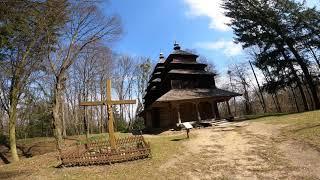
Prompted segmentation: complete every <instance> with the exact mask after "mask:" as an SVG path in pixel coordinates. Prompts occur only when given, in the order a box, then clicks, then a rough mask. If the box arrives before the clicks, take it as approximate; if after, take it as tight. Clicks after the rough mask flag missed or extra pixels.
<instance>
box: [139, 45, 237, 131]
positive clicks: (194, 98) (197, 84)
mask: <svg viewBox="0 0 320 180" xmlns="http://www.w3.org/2000/svg"><path fill="white" fill-rule="evenodd" d="M197 58H198V56H197V55H195V54H192V53H189V52H186V51H183V50H181V48H180V46H179V44H177V43H175V44H174V50H173V52H172V53H171V54H170V55H169V56H168V57H167V58H164V56H163V54H160V59H159V62H158V63H157V64H156V66H155V68H154V70H153V73H152V75H151V78H150V80H149V83H148V87H147V89H146V95H145V97H144V111H143V112H142V113H141V114H140V115H141V116H143V118H144V122H145V126H146V128H147V129H159V128H161V129H169V128H175V127H177V125H179V124H180V123H183V122H196V121H203V120H214V119H220V114H219V109H218V103H222V102H225V103H224V104H225V105H227V109H228V112H229V115H231V112H230V107H229V103H228V101H229V100H230V99H231V98H232V97H235V96H240V94H238V93H234V92H230V91H226V90H222V89H218V88H217V87H216V85H215V79H214V78H215V75H216V74H214V73H211V72H208V71H206V66H207V65H206V64H202V63H198V62H197Z"/></svg>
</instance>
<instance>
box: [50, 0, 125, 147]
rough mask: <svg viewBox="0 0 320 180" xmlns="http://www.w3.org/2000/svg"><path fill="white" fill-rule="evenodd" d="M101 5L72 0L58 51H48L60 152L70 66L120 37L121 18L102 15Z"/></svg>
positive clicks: (53, 108) (54, 123)
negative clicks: (95, 46) (90, 48)
mask: <svg viewBox="0 0 320 180" xmlns="http://www.w3.org/2000/svg"><path fill="white" fill-rule="evenodd" d="M98 5H99V4H97V2H92V1H91V2H88V1H84V0H83V1H70V6H69V7H68V12H69V20H68V22H67V23H66V25H65V27H64V30H63V31H62V32H61V34H62V36H61V37H60V39H59V44H58V46H57V47H56V51H54V52H48V61H49V64H50V68H51V69H50V70H51V72H52V74H53V75H54V87H53V102H52V111H53V127H54V136H55V139H56V145H57V149H58V150H59V151H61V149H62V143H63V139H62V135H61V134H62V129H61V128H62V125H61V122H62V120H61V117H60V113H59V111H60V109H61V107H60V106H61V102H62V95H63V92H64V90H65V82H66V80H67V72H68V70H69V69H70V66H71V65H72V64H73V63H74V62H75V61H76V60H77V59H78V57H79V54H80V53H82V52H83V50H84V49H85V48H86V47H87V46H88V45H90V44H92V43H95V42H98V41H102V40H104V43H111V42H113V41H115V40H116V39H117V38H118V37H119V36H120V34H121V25H120V21H119V18H118V17H117V16H105V15H103V14H101V12H100V11H99V8H98Z"/></svg>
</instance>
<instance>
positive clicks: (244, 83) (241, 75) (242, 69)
mask: <svg viewBox="0 0 320 180" xmlns="http://www.w3.org/2000/svg"><path fill="white" fill-rule="evenodd" d="M229 71H231V73H230V74H231V75H232V76H233V77H234V79H235V81H236V82H237V83H238V84H239V85H240V86H241V89H242V90H243V97H244V100H245V102H244V104H245V112H246V114H251V112H252V109H251V103H250V98H249V83H248V80H247V78H248V74H247V68H246V65H245V64H244V63H243V64H234V65H232V66H231V67H229Z"/></svg>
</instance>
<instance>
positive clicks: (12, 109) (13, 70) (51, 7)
mask: <svg viewBox="0 0 320 180" xmlns="http://www.w3.org/2000/svg"><path fill="white" fill-rule="evenodd" d="M65 7H66V2H65V1H63V0H61V1H50V0H47V1H31V0H25V1H21V2H19V3H16V2H14V1H12V2H11V1H5V2H1V4H0V12H1V15H0V23H1V27H0V37H1V42H0V47H1V50H0V66H1V69H2V70H4V76H5V77H6V78H5V79H4V81H6V82H2V85H7V87H4V89H6V90H8V91H7V92H5V95H3V96H1V97H2V98H4V96H8V97H9V98H8V99H7V100H5V99H3V100H2V101H1V102H2V103H6V102H7V104H2V106H3V107H5V109H6V111H7V113H8V116H9V140H10V150H11V155H12V158H13V161H18V160H19V157H18V153H17V148H16V121H17V106H18V103H19V98H20V96H21V94H22V93H23V90H24V88H25V86H26V84H27V83H28V80H29V77H30V76H31V74H32V73H34V72H36V71H39V70H41V68H42V67H41V64H42V63H41V62H42V61H43V59H44V56H45V54H44V52H45V51H46V50H51V49H52V45H53V44H55V43H56V41H57V36H58V34H57V32H58V31H59V29H60V28H61V26H62V25H63V24H64V22H65V19H66V15H65V13H64V10H65Z"/></svg>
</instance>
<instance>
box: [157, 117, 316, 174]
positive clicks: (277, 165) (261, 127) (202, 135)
mask: <svg viewBox="0 0 320 180" xmlns="http://www.w3.org/2000/svg"><path fill="white" fill-rule="evenodd" d="M243 125H245V126H243ZM239 126H242V127H234V125H232V124H231V125H225V126H224V127H223V128H217V127H215V128H207V129H200V130H193V131H192V133H194V134H196V138H193V139H191V140H190V141H187V142H185V143H184V145H185V148H184V149H185V151H184V152H181V153H179V154H178V155H176V156H174V157H173V158H171V159H170V160H169V161H167V163H165V164H163V165H162V166H161V167H160V169H159V170H160V172H161V174H163V175H164V178H165V179H320V169H319V168H320V153H319V152H318V151H315V150H313V149H311V148H309V147H304V148H302V147H299V145H297V144H294V143H293V142H291V141H286V140H284V139H283V138H282V137H280V136H279V129H280V128H281V127H279V126H274V125H268V124H264V123H260V122H254V123H248V124H242V125H239Z"/></svg>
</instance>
